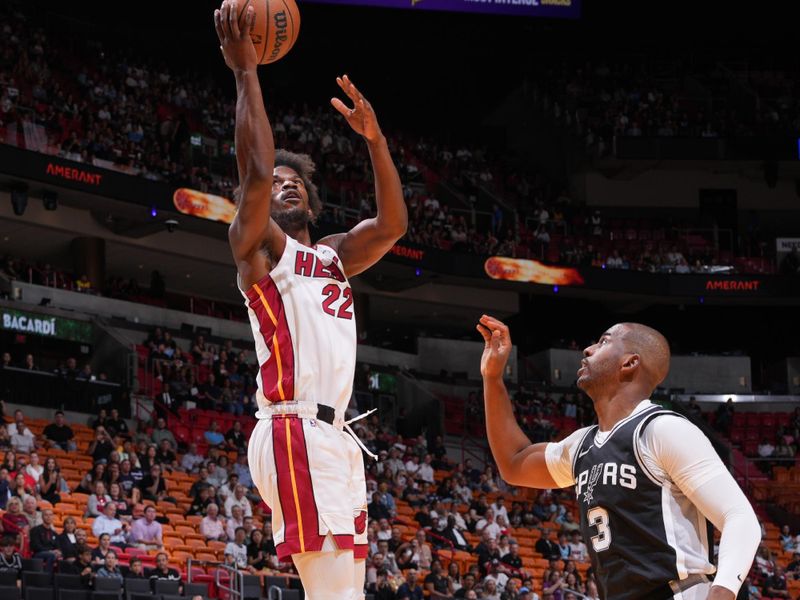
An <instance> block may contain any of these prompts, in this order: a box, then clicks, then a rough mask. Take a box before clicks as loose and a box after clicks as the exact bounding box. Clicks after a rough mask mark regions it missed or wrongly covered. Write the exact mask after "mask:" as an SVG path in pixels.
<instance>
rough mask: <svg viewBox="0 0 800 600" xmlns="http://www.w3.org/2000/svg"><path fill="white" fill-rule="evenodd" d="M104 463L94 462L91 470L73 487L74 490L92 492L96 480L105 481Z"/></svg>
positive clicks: (83, 492) (82, 492)
mask: <svg viewBox="0 0 800 600" xmlns="http://www.w3.org/2000/svg"><path fill="white" fill-rule="evenodd" d="M105 475H106V465H105V463H96V464H95V465H94V467H93V468H92V470H91V471H89V472H88V473H86V475H84V476H83V478H82V479H81V482H80V483H79V484H78V487H77V488H75V491H76V492H79V493H81V494H90V495H91V494H93V493H94V492H95V485H96V484H97V482H98V481H102V482H105Z"/></svg>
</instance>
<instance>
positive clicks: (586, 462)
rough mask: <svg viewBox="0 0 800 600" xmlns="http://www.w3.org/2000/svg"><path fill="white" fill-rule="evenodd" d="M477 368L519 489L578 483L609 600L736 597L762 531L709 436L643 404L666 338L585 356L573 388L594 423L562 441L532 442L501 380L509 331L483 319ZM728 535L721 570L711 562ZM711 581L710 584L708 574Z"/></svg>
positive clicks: (665, 353) (633, 328)
mask: <svg viewBox="0 0 800 600" xmlns="http://www.w3.org/2000/svg"><path fill="white" fill-rule="evenodd" d="M478 331H480V333H481V335H482V336H483V339H484V341H485V342H486V345H485V348H484V351H483V357H482V359H481V375H482V376H483V392H484V402H485V406H486V429H487V431H488V437H489V445H490V446H491V449H492V454H493V455H494V458H495V461H497V466H498V468H499V470H500V474H501V476H502V477H503V479H505V480H506V481H507V482H508V483H510V484H512V485H518V486H525V487H532V488H540V489H550V488H565V487H570V486H575V493H576V495H577V501H578V506H579V507H580V526H581V532H582V534H583V538H584V540H585V541H586V544H587V546H588V549H589V555H590V557H591V560H592V566H593V568H594V571H595V574H596V576H597V580H598V588H599V589H600V594H601V597H602V598H603V599H604V600H662V599H666V598H675V599H681V600H706V599H709V600H733V599H734V598H735V597H736V594H737V593H738V591H739V588H740V586H741V585H742V582H743V580H744V578H745V577H746V576H747V574H748V572H749V570H750V565H751V564H752V562H753V557H754V556H755V552H756V548H757V547H758V544H759V542H760V539H761V528H760V526H759V523H758V521H757V519H756V516H755V513H754V512H753V509H752V507H751V506H750V503H749V502H748V501H747V498H746V497H745V496H744V494H743V493H742V490H741V489H739V486H738V485H737V484H736V481H735V480H734V479H733V477H732V476H731V474H730V473H729V472H728V471H727V469H726V468H725V466H724V465H723V464H722V461H721V460H720V459H719V457H718V456H717V454H716V453H715V452H714V449H713V448H712V446H711V443H710V442H709V441H708V439H707V438H706V437H705V435H703V433H702V432H701V431H700V430H699V429H698V428H697V427H696V426H694V425H693V424H692V423H690V422H689V421H688V420H687V419H685V418H684V417H682V416H681V415H679V414H678V413H674V412H672V411H668V410H664V409H662V408H661V407H660V406H658V405H656V404H653V403H651V402H650V400H648V398H649V396H650V394H651V393H652V392H653V390H654V389H655V388H656V387H657V386H658V385H659V384H660V383H661V382H662V381H663V380H664V378H665V377H666V376H667V372H668V371H669V361H670V351H669V345H668V344H667V340H666V339H665V338H664V336H663V335H661V334H660V333H659V332H657V331H656V330H654V329H651V328H650V327H647V326H645V325H640V324H638V323H620V324H617V325H614V326H613V327H611V328H610V329H609V330H608V331H606V332H605V333H604V334H603V335H602V336H600V340H599V341H598V342H597V343H595V344H592V345H591V346H589V347H588V348H586V349H585V350H584V351H583V356H584V358H583V360H582V362H581V367H580V369H579V370H578V374H577V375H578V387H579V388H580V389H582V390H583V391H584V392H585V393H586V394H587V395H588V396H589V397H590V398H591V399H592V402H593V403H594V408H595V411H596V412H597V417H598V422H599V425H595V426H592V427H586V428H583V429H579V430H578V431H576V432H574V433H573V434H572V435H570V436H569V437H567V438H566V439H565V440H563V441H561V442H558V443H542V444H531V442H530V440H529V439H528V438H527V436H526V435H525V434H524V433H523V431H522V430H521V429H520V428H519V426H518V425H517V422H516V419H515V418H514V413H513V410H512V406H511V402H510V400H509V397H508V392H507V390H506V387H505V384H504V383H503V371H504V368H505V365H506V362H507V361H508V356H509V353H510V351H511V337H510V335H509V331H508V327H506V326H505V325H504V324H503V323H501V322H500V321H498V320H497V319H494V318H492V317H489V316H486V315H484V316H483V317H481V319H480V324H479V325H478ZM707 520H708V521H710V522H711V523H713V524H714V526H716V527H717V528H718V529H719V530H720V531H721V532H722V539H721V541H720V545H719V564H718V567H716V568H715V567H714V565H713V564H712V563H711V554H710V551H711V550H712V549H713V543H714V540H713V537H712V535H711V533H712V532H711V531H710V527H708V521H707ZM715 572H716V577H715V578H714V580H713V584H712V583H711V582H710V580H709V577H708V576H709V575H712V574H714V573H715Z"/></svg>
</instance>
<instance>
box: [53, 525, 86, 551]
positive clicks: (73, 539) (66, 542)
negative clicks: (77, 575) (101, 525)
mask: <svg viewBox="0 0 800 600" xmlns="http://www.w3.org/2000/svg"><path fill="white" fill-rule="evenodd" d="M76 533H77V532H76V529H75V518H74V517H67V518H66V519H64V529H63V531H62V532H61V533H59V534H58V535H57V536H56V543H57V544H58V549H59V551H60V552H61V559H62V560H64V561H67V562H73V561H74V560H75V559H76V558H77V557H78V552H77V549H76V548H77V544H78V536H77V535H76ZM84 535H85V533H84Z"/></svg>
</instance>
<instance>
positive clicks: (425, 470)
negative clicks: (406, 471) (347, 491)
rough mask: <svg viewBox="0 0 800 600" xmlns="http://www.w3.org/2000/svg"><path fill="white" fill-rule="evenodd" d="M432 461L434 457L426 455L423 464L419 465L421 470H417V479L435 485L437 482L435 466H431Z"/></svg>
mask: <svg viewBox="0 0 800 600" xmlns="http://www.w3.org/2000/svg"><path fill="white" fill-rule="evenodd" d="M432 461H433V457H432V456H431V455H430V454H426V455H425V458H424V459H423V461H422V464H421V465H419V469H417V477H416V478H417V479H420V480H422V481H424V482H426V483H434V481H435V480H434V477H433V466H432V465H431V462H432Z"/></svg>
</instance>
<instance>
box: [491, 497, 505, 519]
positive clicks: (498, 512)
mask: <svg viewBox="0 0 800 600" xmlns="http://www.w3.org/2000/svg"><path fill="white" fill-rule="evenodd" d="M492 510H493V511H494V518H495V519H498V518H499V517H501V516H502V517H503V518H504V519H505V520H506V523H508V509H507V508H506V505H505V504H503V506H500V505H499V504H497V502H493V503H492Z"/></svg>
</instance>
